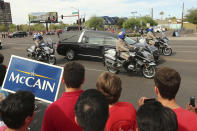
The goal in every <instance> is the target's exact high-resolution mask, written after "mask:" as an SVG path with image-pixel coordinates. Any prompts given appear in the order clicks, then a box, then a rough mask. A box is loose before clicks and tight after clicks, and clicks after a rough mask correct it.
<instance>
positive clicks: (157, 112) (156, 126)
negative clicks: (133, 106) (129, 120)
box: [137, 101, 178, 131]
mask: <svg viewBox="0 0 197 131" xmlns="http://www.w3.org/2000/svg"><path fill="white" fill-rule="evenodd" d="M137 125H138V131H177V130H178V122H177V117H176V114H175V113H174V112H173V111H172V110H171V109H170V108H168V107H164V106H162V105H161V103H159V102H158V101H150V102H147V103H145V104H144V105H142V106H141V107H140V108H139V110H138V111H137Z"/></svg>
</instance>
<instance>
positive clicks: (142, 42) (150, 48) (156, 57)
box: [134, 37, 160, 63]
mask: <svg viewBox="0 0 197 131" xmlns="http://www.w3.org/2000/svg"><path fill="white" fill-rule="evenodd" d="M137 41H138V43H136V44H135V45H134V46H135V47H143V48H144V49H145V50H146V51H148V52H149V53H151V54H153V57H154V60H155V62H156V63H159V60H160V59H159V57H160V53H159V50H158V48H157V47H155V46H154V45H149V44H147V43H148V42H147V40H146V38H144V37H141V38H137Z"/></svg>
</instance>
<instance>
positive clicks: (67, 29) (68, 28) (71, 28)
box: [64, 26, 82, 31]
mask: <svg viewBox="0 0 197 131" xmlns="http://www.w3.org/2000/svg"><path fill="white" fill-rule="evenodd" d="M77 30H79V27H78V26H68V27H65V28H64V31H77ZM80 30H82V27H80Z"/></svg>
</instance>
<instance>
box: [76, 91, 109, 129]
mask: <svg viewBox="0 0 197 131" xmlns="http://www.w3.org/2000/svg"><path fill="white" fill-rule="evenodd" d="M75 114H76V117H77V122H78V124H79V125H80V126H81V127H82V128H83V129H84V131H103V130H104V128H105V124H106V122H107V119H108V116H109V107H108V103H107V101H106V99H105V96H104V95H102V94H101V93H100V92H99V91H97V90H96V89H88V90H86V91H84V92H83V93H82V94H81V95H80V96H79V98H78V100H77V102H76V105H75Z"/></svg>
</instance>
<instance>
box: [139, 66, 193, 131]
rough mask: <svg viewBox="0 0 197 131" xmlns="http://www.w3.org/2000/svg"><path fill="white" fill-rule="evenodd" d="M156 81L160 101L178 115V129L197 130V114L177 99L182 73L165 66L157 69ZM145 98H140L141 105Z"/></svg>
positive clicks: (184, 130)
mask: <svg viewBox="0 0 197 131" xmlns="http://www.w3.org/2000/svg"><path fill="white" fill-rule="evenodd" d="M154 82H155V93H156V95H157V97H158V101H159V102H161V104H162V105H164V106H166V107H169V108H171V109H172V110H173V111H174V112H175V113H176V115H177V120H178V131H196V130H197V115H196V114H195V113H193V112H190V111H188V110H185V109H183V108H182V107H180V106H179V105H178V104H177V103H176V100H175V97H176V94H177V92H178V90H179V87H180V83H181V76H180V74H179V73H178V72H177V71H176V70H174V69H172V68H169V67H163V68H160V69H158V70H157V72H156V74H155V77H154ZM145 99H147V98H145V97H142V98H140V100H139V105H142V104H143V102H144V100H145Z"/></svg>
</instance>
